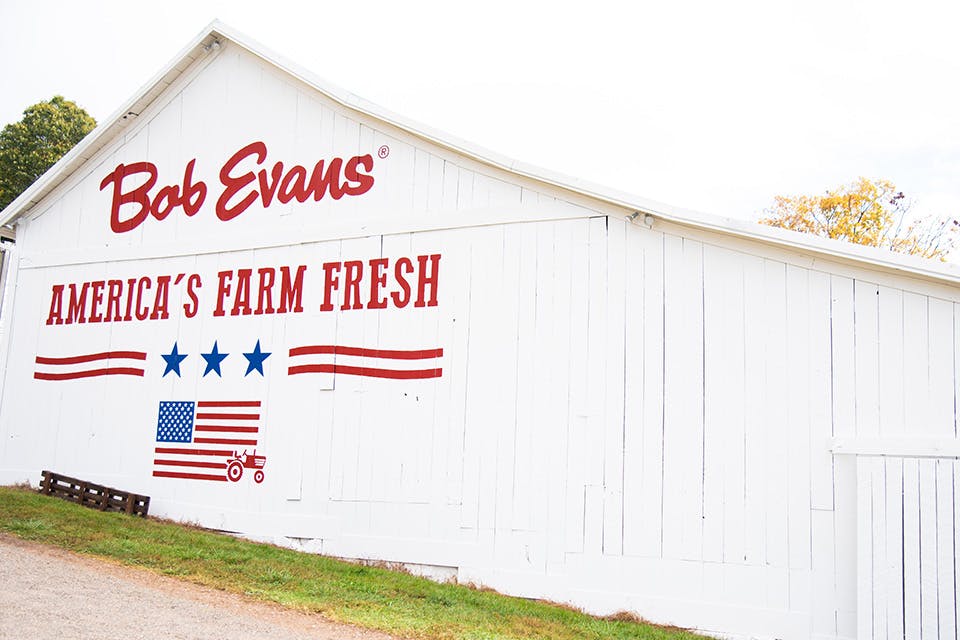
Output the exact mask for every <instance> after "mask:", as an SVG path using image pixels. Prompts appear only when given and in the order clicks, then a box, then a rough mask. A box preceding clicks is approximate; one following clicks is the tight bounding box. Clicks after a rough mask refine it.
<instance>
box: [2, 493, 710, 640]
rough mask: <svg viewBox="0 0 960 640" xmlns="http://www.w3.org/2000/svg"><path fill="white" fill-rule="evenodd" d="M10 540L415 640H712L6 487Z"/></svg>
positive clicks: (4, 507)
mask: <svg viewBox="0 0 960 640" xmlns="http://www.w3.org/2000/svg"><path fill="white" fill-rule="evenodd" d="M0 531H4V532H7V533H10V534H13V535H15V536H18V537H20V538H23V539H25V540H33V541H36V542H41V543H44V544H50V545H55V546H58V547H62V548H64V549H68V550H70V551H74V552H77V553H82V554H87V555H91V556H97V557H100V558H106V559H109V560H112V561H115V562H118V563H121V564H124V565H130V566H135V567H141V568H143V569H147V570H149V571H153V572H156V573H159V574H163V575H168V576H174V577H177V578H180V579H183V580H188V581H190V582H193V583H195V584H201V585H206V586H209V587H214V588H216V589H222V590H225V591H230V592H234V593H242V594H246V595H248V596H252V597H254V598H257V599H260V600H265V601H269V602H276V603H279V604H282V605H285V606H289V607H292V608H296V609H299V610H305V611H312V612H317V613H321V614H323V615H324V616H326V617H328V618H331V619H333V620H338V621H342V622H349V623H353V624H356V625H359V626H362V627H367V628H370V629H379V630H381V631H385V632H388V633H392V634H396V635H399V636H403V637H408V638H428V639H433V638H436V639H444V640H448V639H449V640H453V639H462V640H501V639H502V640H507V639H512V638H516V639H527V638H549V639H550V640H567V639H569V640H574V639H576V640H582V639H583V638H611V639H628V638H629V639H637V638H645V639H646V638H651V639H652V638H662V639H669V640H681V639H684V638H689V639H693V638H702V636H695V635H694V634H691V633H686V632H682V631H675V630H669V629H663V628H658V627H653V626H650V625H646V624H642V623H637V622H630V621H620V620H605V619H598V618H594V617H591V616H587V615H584V614H582V613H578V612H576V611H572V610H570V609H567V608H564V607H560V606H555V605H550V604H545V603H542V602H534V601H530V600H524V599H522V598H511V597H507V596H503V595H500V594H497V593H493V592H489V591H479V590H476V589H471V588H469V587H464V586H458V585H451V584H436V583H434V582H431V581H429V580H426V579H423V578H417V577H414V576H411V575H408V574H406V573H402V572H398V571H389V570H386V569H380V568H375V567H365V566H361V565H357V564H352V563H348V562H342V561H338V560H333V559H330V558H325V557H322V556H317V555H312V554H305V553H299V552H296V551H291V550H288V549H281V548H279V547H274V546H271V545H264V544H256V543H252V542H248V541H245V540H239V539H236V538H233V537H231V536H227V535H221V534H217V533H212V532H209V531H204V530H201V529H197V528H191V527H185V526H180V525H177V524H172V523H169V522H161V521H157V520H149V519H148V520H144V519H142V518H132V517H129V516H126V515H122V514H116V513H100V512H98V511H94V510H91V509H87V508H84V507H80V506H78V505H74V504H71V503H68V502H65V501H62V500H58V499H55V498H49V497H45V496H41V495H38V494H37V493H35V492H32V491H29V490H25V489H16V488H9V487H0Z"/></svg>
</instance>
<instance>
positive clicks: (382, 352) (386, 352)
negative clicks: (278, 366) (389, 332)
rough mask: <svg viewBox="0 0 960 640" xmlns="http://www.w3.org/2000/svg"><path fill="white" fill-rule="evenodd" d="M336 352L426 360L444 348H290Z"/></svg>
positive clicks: (296, 353) (304, 352)
mask: <svg viewBox="0 0 960 640" xmlns="http://www.w3.org/2000/svg"><path fill="white" fill-rule="evenodd" d="M324 353H335V354H340V355H344V356H369V357H371V358H392V359H394V360H424V359H427V358H439V357H440V356H442V355H443V349H404V350H400V349H364V348H362V347H344V346H340V345H335V344H317V345H308V346H304V347H294V348H292V349H290V355H291V356H309V355H317V354H324Z"/></svg>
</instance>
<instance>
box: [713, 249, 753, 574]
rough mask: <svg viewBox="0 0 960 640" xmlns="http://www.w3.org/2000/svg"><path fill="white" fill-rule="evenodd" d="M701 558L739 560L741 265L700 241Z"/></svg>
mask: <svg viewBox="0 0 960 640" xmlns="http://www.w3.org/2000/svg"><path fill="white" fill-rule="evenodd" d="M703 295H704V302H703V306H704V308H703V317H704V321H703V343H704V389H703V393H704V421H703V429H704V437H703V442H704V451H703V460H704V482H703V485H704V486H703V493H704V497H703V503H704V512H703V559H704V560H705V561H709V562H721V561H724V560H726V561H728V562H736V563H741V562H743V556H744V552H743V536H744V530H743V528H744V522H743V495H744V449H743V397H744V394H745V388H744V379H743V376H744V371H743V350H744V321H743V267H742V264H741V257H740V255H739V254H737V253H735V252H732V251H728V250H725V249H720V248H717V247H712V246H709V245H706V246H704V253H703Z"/></svg>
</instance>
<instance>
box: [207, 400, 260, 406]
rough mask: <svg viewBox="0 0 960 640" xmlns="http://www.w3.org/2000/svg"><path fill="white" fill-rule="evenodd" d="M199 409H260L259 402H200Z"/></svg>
mask: <svg viewBox="0 0 960 640" xmlns="http://www.w3.org/2000/svg"><path fill="white" fill-rule="evenodd" d="M197 406H198V407H259V406H260V401H259V400H200V401H198V402H197Z"/></svg>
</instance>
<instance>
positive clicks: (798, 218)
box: [760, 178, 960, 260]
mask: <svg viewBox="0 0 960 640" xmlns="http://www.w3.org/2000/svg"><path fill="white" fill-rule="evenodd" d="M764 213H765V214H766V217H763V218H761V219H760V222H761V223H762V224H768V225H771V226H774V227H782V228H784V229H792V230H794V231H802V232H804V233H812V234H814V235H818V236H823V237H825V238H836V239H838V240H846V241H847V242H855V243H857V244H865V245H869V246H873V247H883V248H885V249H889V250H891V251H896V252H899V253H908V254H911V255H917V256H922V257H924V258H938V259H940V260H946V259H947V257H948V256H949V254H950V253H951V252H952V251H953V250H954V249H955V248H956V247H957V240H958V234H960V222H958V221H957V220H955V219H953V218H949V217H947V218H936V217H929V218H920V219H917V218H913V217H911V216H910V215H909V213H910V203H909V201H908V200H907V199H906V197H905V196H904V195H903V192H902V191H899V190H898V189H897V188H896V187H895V186H894V185H893V183H891V182H889V181H887V180H868V179H867V178H860V179H859V180H857V181H856V182H853V183H851V184H848V185H844V186H842V187H838V188H836V189H830V190H828V191H826V192H824V193H822V194H819V195H815V196H805V195H802V196H777V197H776V198H775V199H774V203H773V206H772V207H770V208H769V209H767V210H766V211H765V212H764Z"/></svg>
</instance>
